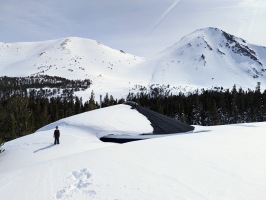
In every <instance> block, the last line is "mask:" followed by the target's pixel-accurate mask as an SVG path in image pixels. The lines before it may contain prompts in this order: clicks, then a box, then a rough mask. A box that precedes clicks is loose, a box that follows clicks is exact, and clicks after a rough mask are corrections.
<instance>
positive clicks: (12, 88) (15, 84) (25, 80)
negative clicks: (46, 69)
mask: <svg viewBox="0 0 266 200" xmlns="http://www.w3.org/2000/svg"><path fill="white" fill-rule="evenodd" d="M90 85H91V81H90V80H89V79H85V80H68V79H66V78H62V77H57V76H53V77H52V76H47V75H42V76H41V75H39V76H29V77H7V76H3V77H0V99H2V100H3V99H6V98H10V97H11V96H12V95H16V94H21V93H22V92H23V95H24V96H29V95H30V94H31V95H35V96H40V97H49V96H55V95H60V96H65V97H69V96H71V95H72V94H73V93H74V92H77V91H81V90H85V89H87V88H88V87H89V86H90Z"/></svg>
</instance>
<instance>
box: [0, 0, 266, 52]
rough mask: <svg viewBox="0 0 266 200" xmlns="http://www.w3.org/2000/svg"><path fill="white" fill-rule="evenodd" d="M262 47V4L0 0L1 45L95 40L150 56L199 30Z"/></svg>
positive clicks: (265, 35) (258, 0)
mask: <svg viewBox="0 0 266 200" xmlns="http://www.w3.org/2000/svg"><path fill="white" fill-rule="evenodd" d="M210 26H211V27H217V28H220V29H222V30H224V31H226V32H229V33H231V34H233V35H236V36H239V37H242V38H243V39H245V40H247V41H248V42H250V43H254V44H259V45H263V46H266V1H265V0H112V1H111V0H0V41H1V42H24V41H42V40H51V39H58V38H64V37H83V38H89V39H94V40H98V41H100V42H102V43H103V44H105V45H107V46H110V47H112V48H115V49H118V50H120V49H123V50H124V51H126V52H129V53H132V54H135V55H138V56H150V55H153V54H156V53H157V52H159V51H162V50H164V49H165V48H166V47H168V46H171V45H173V44H174V43H175V42H177V41H178V40H179V39H181V37H183V36H185V35H186V34H189V33H191V32H193V31H194V30H196V29H199V28H205V27H210Z"/></svg>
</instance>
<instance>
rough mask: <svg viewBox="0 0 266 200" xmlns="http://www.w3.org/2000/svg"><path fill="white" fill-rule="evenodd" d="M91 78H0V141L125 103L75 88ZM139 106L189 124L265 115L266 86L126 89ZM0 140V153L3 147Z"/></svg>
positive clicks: (258, 119) (232, 121)
mask: <svg viewBox="0 0 266 200" xmlns="http://www.w3.org/2000/svg"><path fill="white" fill-rule="evenodd" d="M90 84H91V82H90V80H82V81H81V80H67V79H65V78H60V77H50V76H38V77H23V78H21V77H19V78H18V77H0V144H1V145H2V144H3V143H4V142H6V141H9V140H12V139H15V138H18V137H22V136H24V135H27V134H30V133H33V132H35V131H36V130H38V129H39V128H41V127H43V126H45V125H47V124H49V123H52V122H54V121H57V120H59V119H62V118H65V117H69V116H72V115H75V114H79V113H82V112H86V111H90V110H94V109H98V108H100V107H106V106H111V105H116V104H120V103H124V102H125V99H119V100H117V99H114V98H113V96H112V95H110V96H109V94H106V95H105V96H104V98H103V101H102V102H101V105H100V103H99V102H96V101H95V95H94V93H93V91H92V92H91V94H90V96H89V97H88V100H86V101H83V100H82V98H79V97H77V96H75V95H74V92H75V91H80V90H85V89H87V88H89V87H90ZM147 91H148V92H147ZM126 100H129V101H135V102H136V103H138V104H140V105H141V106H144V107H148V108H149V109H151V110H153V111H156V112H159V113H161V114H164V115H167V116H169V117H171V118H174V119H177V120H180V121H182V122H184V123H188V124H191V125H202V126H210V125H223V124H236V123H248V122H262V121H265V120H266V90H265V91H261V89H260V83H258V84H257V87H256V88H255V89H254V90H251V89H248V90H243V89H241V88H236V86H232V89H223V88H217V89H211V90H204V89H202V90H196V91H193V92H188V93H182V92H180V93H179V94H171V92H170V91H165V88H160V87H153V88H150V90H146V91H145V92H144V90H143V91H141V92H137V93H129V94H128V96H127V99H126ZM1 145H0V152H1V151H2V150H1Z"/></svg>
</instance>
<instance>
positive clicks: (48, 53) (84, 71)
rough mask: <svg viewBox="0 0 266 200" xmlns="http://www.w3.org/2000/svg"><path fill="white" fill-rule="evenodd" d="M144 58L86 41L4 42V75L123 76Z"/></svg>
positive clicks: (0, 51) (0, 49) (1, 45)
mask: <svg viewBox="0 0 266 200" xmlns="http://www.w3.org/2000/svg"><path fill="white" fill-rule="evenodd" d="M141 60H142V59H141V58H139V57H136V56H134V55H130V54H127V53H125V52H124V51H122V50H120V51H118V50H114V49H111V48H110V47H107V46H105V45H103V44H101V43H100V42H97V41H94V40H89V39H83V38H74V37H72V38H63V39H58V40H51V41H44V42H29V43H10V44H8V43H0V64H1V65H0V71H1V74H2V75H9V76H29V75H38V74H47V75H50V76H52V75H55V76H62V77H65V78H69V79H84V78H89V77H91V78H93V77H97V76H115V77H116V76H120V75H121V74H123V73H125V72H127V71H128V70H129V69H130V68H131V66H133V65H134V64H136V63H138V62H140V61H141Z"/></svg>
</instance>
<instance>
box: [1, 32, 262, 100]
mask: <svg viewBox="0 0 266 200" xmlns="http://www.w3.org/2000/svg"><path fill="white" fill-rule="evenodd" d="M140 48H141V47H140ZM265 70H266V47H262V46H257V45H253V44H249V43H247V42H246V41H245V40H243V39H241V38H238V37H236V36H233V35H231V34H228V33H226V32H224V31H222V30H220V29H217V28H204V29H199V30H196V31H194V32H193V33H191V34H188V35H186V36H185V37H183V38H182V39H181V40H180V41H178V42H177V43H175V44H174V45H173V46H171V47H169V48H167V49H165V50H164V51H162V52H161V53H159V54H157V55H155V56H153V57H150V58H141V57H137V56H134V55H131V54H128V53H125V52H124V51H122V50H120V51H119V50H114V49H112V48H110V47H107V46H105V45H103V44H101V43H100V42H97V41H94V40H89V39H83V38H73V37H72V38H64V39H58V40H51V41H44V42H31V43H10V44H6V43H0V74H1V75H2V76H4V75H6V76H30V75H38V74H42V75H50V76H60V77H64V78H68V79H90V80H91V81H92V85H91V88H90V89H88V90H87V91H85V93H84V92H82V93H77V95H79V96H83V97H84V96H86V97H88V96H89V93H90V92H91V90H94V92H95V94H96V95H97V96H99V94H102V95H105V94H106V93H109V94H112V95H113V96H115V97H117V98H121V97H124V98H125V96H126V95H127V94H128V93H129V92H134V91H138V89H135V90H134V89H133V88H138V87H139V86H140V85H141V86H145V87H147V86H150V85H152V84H158V85H169V86H170V88H171V89H172V90H173V91H174V89H173V88H177V89H178V90H179V89H182V88H187V89H196V88H212V87H223V88H232V86H233V85H234V84H236V86H237V87H242V88H243V89H247V88H251V89H254V88H255V86H256V85H257V82H261V87H262V88H265V86H264V85H265V84H266V74H265Z"/></svg>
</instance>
